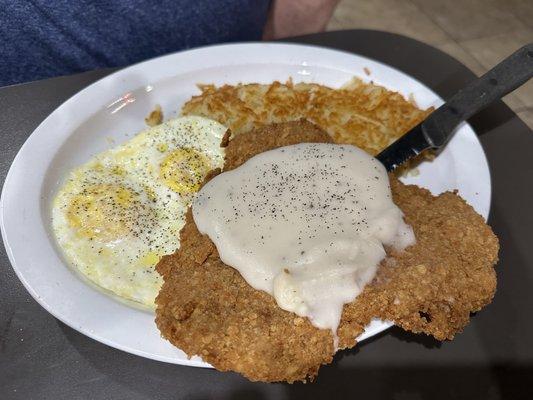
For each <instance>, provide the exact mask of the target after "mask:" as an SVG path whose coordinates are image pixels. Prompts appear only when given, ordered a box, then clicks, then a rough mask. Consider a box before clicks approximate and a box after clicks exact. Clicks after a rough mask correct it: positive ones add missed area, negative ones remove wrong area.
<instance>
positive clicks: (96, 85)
mask: <svg viewBox="0 0 533 400" xmlns="http://www.w3.org/2000/svg"><path fill="white" fill-rule="evenodd" d="M257 46H259V47H278V48H280V47H285V48H300V49H308V50H309V49H313V50H317V51H326V52H332V53H341V54H343V55H345V56H349V57H355V58H362V59H364V60H368V61H370V62H372V63H376V64H379V65H381V66H383V67H385V68H386V69H389V70H393V71H395V72H396V73H399V74H400V75H405V76H408V77H409V78H410V79H411V80H412V81H415V82H416V83H418V84H419V85H421V86H422V87H424V88H425V89H426V90H428V91H429V92H431V93H432V94H433V95H434V96H435V98H436V99H438V100H439V101H441V102H442V101H443V100H442V98H441V97H440V96H439V95H438V94H437V93H435V92H434V91H433V90H432V89H431V88H430V87H428V86H427V85H426V84H424V83H422V82H421V81H419V80H418V79H416V78H414V77H413V76H411V75H409V74H407V73H405V72H403V71H401V70H399V69H397V68H395V67H393V66H390V65H387V64H385V63H383V62H381V61H378V60H375V59H373V58H371V57H367V56H362V55H359V54H356V53H352V52H348V51H345V50H338V49H334V48H330V47H325V46H320V45H313V44H298V43H292V42H276V43H270V42H246V43H230V44H215V45H208V46H202V47H197V48H194V49H188V50H184V51H178V52H174V53H170V54H166V55H162V56H159V57H155V58H152V59H149V60H145V61H142V62H139V63H136V64H133V65H130V66H127V67H125V68H121V69H119V70H117V71H115V72H113V73H111V74H109V75H106V76H105V77H102V78H100V79H98V80H96V81H95V82H93V83H91V84H89V85H88V86H86V87H84V88H83V89H81V90H79V91H78V92H76V93H74V94H73V95H72V96H70V97H69V98H68V99H66V100H65V101H64V102H62V103H61V104H60V105H59V106H57V107H56V108H54V110H53V111H52V112H51V113H50V114H48V115H47V117H46V118H45V119H44V120H43V121H41V123H40V124H39V125H38V126H37V127H36V128H35V129H34V130H33V132H32V133H31V134H30V135H28V137H27V138H26V140H25V141H24V143H23V145H22V146H21V147H20V149H19V150H18V152H17V154H16V156H15V157H14V159H13V161H12V163H11V165H10V167H9V170H8V173H7V174H6V177H5V181H4V184H3V187H2V194H1V197H0V231H1V233H2V239H3V243H4V247H5V249H6V253H7V255H8V258H9V261H10V264H11V267H12V268H13V270H14V271H15V274H16V275H17V277H18V279H19V280H20V281H21V282H22V284H23V286H24V287H25V289H26V290H27V291H28V293H30V295H31V296H32V297H33V299H34V300H35V301H36V302H37V303H38V304H39V305H40V306H41V307H43V308H44V309H45V310H46V311H47V312H48V313H50V314H51V315H52V316H53V317H55V318H57V319H58V320H60V321H62V322H63V323H65V324H66V325H68V326H69V327H71V328H73V329H75V330H76V331H78V332H80V333H81V334H83V335H85V336H88V337H90V338H92V339H94V340H97V341H98V342H101V343H103V344H106V345H108V346H110V347H113V348H117V349H119V350H122V351H125V352H128V353H132V354H136V355H139V356H142V357H145V358H150V359H155V360H158V361H163V362H169V363H174V364H181V365H187V366H194V367H211V366H210V365H209V364H207V363H205V362H203V361H201V360H195V359H189V360H188V361H187V362H183V361H177V360H173V359H165V358H164V357H160V356H157V355H155V356H154V355H152V354H150V353H145V352H142V351H138V350H136V349H132V348H127V347H125V346H121V345H120V343H116V342H110V341H108V340H106V339H105V338H104V337H102V336H100V335H97V334H95V333H92V332H90V331H89V330H88V329H87V328H85V329H83V327H78V326H76V324H75V322H74V321H71V320H70V319H69V318H66V317H65V316H64V315H63V314H62V313H60V312H56V310H55V309H54V307H53V306H52V305H50V304H49V303H48V302H47V301H45V300H43V299H42V298H41V297H40V296H39V294H38V293H37V292H36V291H35V289H34V288H33V286H32V285H31V284H30V282H28V281H27V279H26V277H25V276H24V274H23V273H22V271H21V270H20V268H19V267H18V266H17V262H16V259H15V255H14V254H13V250H12V247H11V245H10V243H9V239H8V237H7V231H6V227H5V218H4V215H5V212H6V208H5V198H6V197H7V195H6V193H9V192H8V191H9V185H10V184H11V181H12V179H13V175H14V173H15V169H16V168H17V167H18V164H19V163H20V162H21V161H20V159H21V157H22V156H21V154H23V153H24V152H25V151H27V150H26V148H27V147H28V146H30V145H31V140H32V138H33V140H35V137H36V136H37V135H39V132H40V131H42V130H43V126H46V124H47V121H48V122H49V121H50V120H51V119H52V118H53V115H54V114H56V113H58V112H60V110H61V109H64V108H65V107H68V106H69V105H72V104H74V103H76V102H77V99H78V98H79V97H80V96H83V95H84V94H87V92H88V91H93V90H101V86H103V85H104V84H105V83H106V82H112V81H114V80H117V79H120V76H121V75H123V74H125V73H127V72H131V71H134V70H136V69H138V68H143V67H145V66H147V65H149V64H153V63H154V62H162V61H165V60H168V59H169V58H172V57H176V56H183V55H190V54H192V53H198V52H202V51H209V50H211V49H213V48H217V49H220V48H224V49H228V48H233V49H235V48H241V49H244V48H252V49H253V48H254V47H257ZM287 64H289V63H287ZM354 69H355V68H354ZM353 74H354V76H355V73H353ZM170 76H171V75H170ZM166 77H169V76H164V77H158V78H155V81H156V82H157V81H160V80H163V79H165V78H166ZM144 84H145V85H146V84H150V82H144ZM134 85H135V84H134V83H132V86H134ZM138 87H139V85H137V86H136V87H135V88H130V89H131V90H135V89H136V88H138ZM85 117H87V115H85ZM466 125H467V126H468V127H469V128H470V129H471V130H472V132H473V133H474V136H475V139H476V141H477V144H478V146H479V147H480V149H481V153H482V155H483V157H484V161H485V165H486V168H487V174H488V207H487V215H483V217H484V219H485V220H486V219H487V216H488V212H489V211H490V203H491V191H492V185H491V174H490V165H489V163H488V160H487V156H486V153H485V151H484V149H483V147H482V146H481V143H480V141H479V138H478V137H477V135H476V134H475V131H474V129H473V128H472V127H471V126H470V125H469V124H466ZM69 137H70V136H69ZM41 184H42V181H41ZM41 203H42V202H41V200H40V199H39V207H40V206H41ZM47 239H48V240H49V238H47ZM65 267H66V268H68V266H66V265H65ZM381 322H382V326H380V327H379V328H378V329H376V330H375V331H373V332H368V335H367V334H366V333H367V332H365V333H363V334H362V335H361V337H360V340H358V341H359V342H360V341H363V340H365V339H367V338H369V337H371V336H374V335H376V334H378V333H380V332H383V331H385V330H387V329H388V328H390V327H391V326H392V325H393V323H392V322H388V321H381ZM162 340H164V339H162Z"/></svg>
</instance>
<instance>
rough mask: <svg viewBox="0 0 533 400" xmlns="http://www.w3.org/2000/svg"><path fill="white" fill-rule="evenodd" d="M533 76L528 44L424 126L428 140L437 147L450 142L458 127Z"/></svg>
mask: <svg viewBox="0 0 533 400" xmlns="http://www.w3.org/2000/svg"><path fill="white" fill-rule="evenodd" d="M532 76H533V43H530V44H527V45H525V46H524V47H522V48H520V49H518V50H517V51H516V52H514V53H513V54H511V55H510V56H509V57H507V58H506V59H505V60H503V61H502V62H501V63H499V64H498V65H496V66H495V67H494V68H492V69H491V70H490V71H488V72H487V73H486V74H485V75H483V76H482V77H480V78H478V79H476V80H474V81H472V82H470V83H469V84H468V85H467V86H466V87H464V88H463V89H461V90H460V91H459V92H457V93H456V94H455V95H454V96H453V97H451V98H450V99H449V100H448V101H447V102H446V103H445V104H443V105H442V106H441V107H439V108H438V109H437V110H435V111H434V112H433V113H432V114H431V115H430V116H429V117H428V118H427V119H426V120H425V121H424V122H423V123H422V124H421V125H422V126H421V128H422V132H424V136H425V137H426V140H427V141H428V142H429V143H430V144H431V145H432V147H434V148H439V147H441V146H443V145H444V144H446V142H447V141H448V140H449V139H450V138H451V136H452V135H451V133H452V131H453V130H454V128H455V127H456V126H457V125H459V123H461V122H462V121H465V120H467V119H468V118H470V117H471V116H472V115H474V114H476V113H477V112H478V111H480V110H482V109H483V108H485V107H487V106H488V105H489V104H491V103H492V102H493V101H495V100H497V99H500V98H502V97H503V96H505V95H506V94H507V93H509V92H512V91H513V90H515V89H516V88H517V87H519V86H521V85H523V84H524V83H525V82H527V81H528V80H529V79H530V78H531V77H532Z"/></svg>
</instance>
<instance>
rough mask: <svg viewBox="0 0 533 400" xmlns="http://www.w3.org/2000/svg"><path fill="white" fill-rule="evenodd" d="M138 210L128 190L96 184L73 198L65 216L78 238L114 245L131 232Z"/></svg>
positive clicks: (135, 196) (130, 191)
mask: <svg viewBox="0 0 533 400" xmlns="http://www.w3.org/2000/svg"><path fill="white" fill-rule="evenodd" d="M138 208H139V200H138V199H137V194H136V193H135V192H133V191H132V190H131V189H128V188H125V187H122V186H119V185H109V184H98V185H93V186H90V187H87V188H84V190H83V191H82V192H81V193H79V194H77V195H76V196H74V197H73V199H72V201H71V203H70V205H69V207H68V209H67V212H66V216H67V220H68V222H69V224H70V226H71V227H72V228H74V229H76V233H77V235H79V236H81V237H84V238H87V239H90V240H93V239H98V240H102V241H114V240H117V239H120V238H121V237H123V236H125V235H127V234H128V233H129V232H130V231H131V227H132V224H134V223H135V220H136V218H137V217H138V215H137V214H138Z"/></svg>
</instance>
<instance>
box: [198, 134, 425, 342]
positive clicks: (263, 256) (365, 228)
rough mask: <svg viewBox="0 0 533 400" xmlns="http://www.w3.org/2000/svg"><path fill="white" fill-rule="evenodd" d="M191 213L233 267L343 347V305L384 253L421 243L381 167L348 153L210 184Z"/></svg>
mask: <svg viewBox="0 0 533 400" xmlns="http://www.w3.org/2000/svg"><path fill="white" fill-rule="evenodd" d="M192 210H193V216H194V221H195V223H196V225H197V226H198V229H199V231H200V232H201V233H203V234H207V235H208V236H209V238H210V239H211V240H212V241H213V242H214V244H215V245H216V247H217V250H218V252H219V254H220V258H221V260H222V261H223V262H224V263H225V264H227V265H229V266H231V267H233V268H235V269H236V270H237V271H239V272H240V274H241V275H242V277H243V278H244V279H245V280H246V281H247V282H248V283H249V284H250V285H251V286H252V287H254V288H255V289H258V290H264V291H265V292H267V293H269V294H270V295H272V296H273V297H274V298H275V300H276V302H277V304H278V305H279V307H281V308H282V309H284V310H287V311H292V312H294V313H296V314H298V315H299V316H302V317H308V318H309V320H310V321H311V323H312V324H313V325H314V326H316V327H318V328H322V329H331V330H332V332H333V334H334V337H335V338H336V331H337V327H338V325H339V322H340V319H341V313H342V308H343V305H344V304H346V303H349V302H351V301H353V300H354V299H355V298H356V297H357V295H359V293H361V291H362V290H363V288H364V286H365V285H366V284H367V283H369V282H370V281H371V280H372V279H373V277H374V275H375V273H376V269H377V266H378V264H379V263H380V262H381V260H383V259H384V257H385V250H384V247H383V246H384V245H388V246H394V247H395V248H396V249H398V250H401V249H403V248H405V247H407V246H409V245H411V244H413V243H414V242H415V237H414V234H413V230H412V229H411V227H410V226H408V225H406V224H405V222H404V221H403V214H402V212H401V210H400V209H399V208H398V207H397V206H396V205H395V204H394V203H393V202H392V199H391V191H390V185H389V178H388V175H387V173H386V171H385V168H384V167H383V165H382V164H381V163H380V162H379V161H378V160H377V159H375V158H374V157H372V156H370V155H368V154H367V153H365V152H364V151H363V150H360V149H358V148H356V147H354V146H350V145H335V144H322V143H304V144H298V145H294V146H287V147H282V148H279V149H275V150H271V151H267V152H265V153H261V154H259V155H257V156H255V157H253V158H251V159H250V160H248V161H247V162H246V163H244V164H243V165H241V166H240V167H238V168H236V169H234V170H231V171H228V172H224V173H222V174H220V175H218V176H216V177H215V178H213V179H212V180H211V181H210V182H208V183H207V184H206V185H205V186H204V187H203V188H202V189H201V190H200V192H199V194H198V196H197V197H196V199H195V200H194V202H193V205H192Z"/></svg>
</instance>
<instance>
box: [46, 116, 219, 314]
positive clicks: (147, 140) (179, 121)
mask: <svg viewBox="0 0 533 400" xmlns="http://www.w3.org/2000/svg"><path fill="white" fill-rule="evenodd" d="M226 130H227V129H226V127H224V126H223V125H221V124H219V123H218V122H216V121H213V120H210V119H207V118H203V117H195V116H190V117H182V118H176V119H173V120H169V121H167V122H165V123H163V124H161V125H158V126H155V127H153V128H150V129H147V130H145V131H143V132H141V133H139V134H138V135H136V136H135V137H134V138H132V139H131V140H129V141H128V142H126V143H124V144H122V145H120V146H117V147H115V148H112V149H110V150H107V151H105V152H103V153H100V154H98V155H96V156H95V157H93V158H92V159H91V160H89V161H88V162H87V163H86V164H84V165H82V166H80V167H78V168H76V169H75V170H74V171H72V172H71V173H70V174H69V176H68V178H67V179H66V182H65V183H64V185H63V186H62V187H61V188H60V189H59V191H58V193H57V195H56V198H55V199H54V202H53V205H52V227H53V231H54V234H55V237H56V239H57V243H58V245H59V247H60V248H61V249H62V251H63V253H64V256H65V258H66V259H67V261H68V262H69V263H70V264H71V265H72V266H73V267H75V268H76V269H77V270H78V271H79V272H81V273H82V274H83V275H84V276H86V277H87V278H88V279H90V280H91V281H92V282H93V283H95V284H96V285H98V286H100V287H101V288H103V289H106V290H108V291H111V292H113V293H114V294H116V295H118V296H120V297H123V298H125V299H128V300H132V301H135V302H138V303H141V304H143V305H145V306H148V307H153V306H154V300H155V297H156V296H157V293H158V292H159V289H160V287H161V284H162V278H161V277H160V276H159V274H158V273H157V272H156V271H155V268H154V267H155V265H156V264H157V262H158V261H159V259H160V257H161V256H162V255H165V254H171V253H173V252H174V251H175V250H176V249H177V248H179V231H180V229H181V228H182V227H183V225H184V222H185V221H184V219H185V212H186V211H187V208H188V206H189V205H190V202H191V201H192V198H193V196H194V193H195V192H196V190H197V189H198V182H199V181H200V178H202V177H203V176H204V175H205V173H207V171H209V170H211V169H214V168H220V167H222V165H223V162H224V149H223V148H221V147H220V142H221V139H222V137H223V135H224V134H225V132H226ZM191 154H192V155H193V156H194V158H190V157H189V156H190V155H191ZM175 159H176V160H178V161H177V162H175V161H173V160H175ZM168 160H170V162H169V161H168ZM162 171H167V173H166V174H165V173H163V172H162ZM169 174H170V175H169ZM182 177H190V178H191V179H189V180H186V181H185V182H181V181H180V179H181V178H182Z"/></svg>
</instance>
